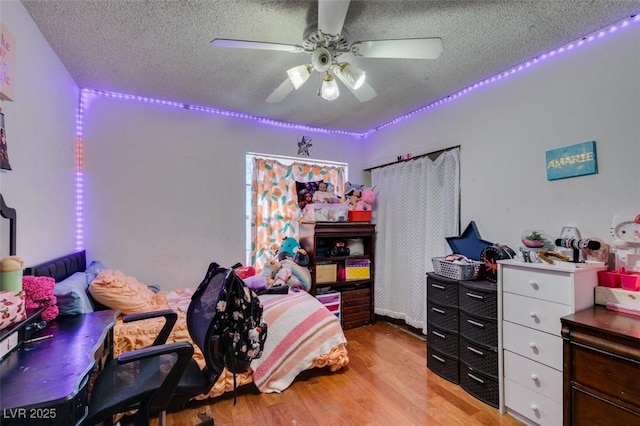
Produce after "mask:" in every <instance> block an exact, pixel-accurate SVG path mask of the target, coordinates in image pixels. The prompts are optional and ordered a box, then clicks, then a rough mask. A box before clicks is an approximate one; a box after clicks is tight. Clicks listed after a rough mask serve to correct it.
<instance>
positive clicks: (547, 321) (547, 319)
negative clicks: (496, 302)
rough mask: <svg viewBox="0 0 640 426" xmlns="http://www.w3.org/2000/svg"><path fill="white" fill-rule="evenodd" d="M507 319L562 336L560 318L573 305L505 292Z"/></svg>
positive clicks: (504, 308)
mask: <svg viewBox="0 0 640 426" xmlns="http://www.w3.org/2000/svg"><path fill="white" fill-rule="evenodd" d="M502 306H503V308H502V309H503V315H504V319H505V321H511V322H514V323H516V324H522V325H524V326H527V327H531V328H533V329H536V330H540V331H545V332H547V333H551V334H554V335H557V336H560V330H561V329H562V325H561V324H560V318H562V317H563V316H565V315H569V314H570V313H572V312H573V311H572V310H571V306H568V305H561V304H559V303H553V302H548V301H545V300H540V299H533V298H530V297H525V296H520V295H517V294H511V293H504V294H503V299H502Z"/></svg>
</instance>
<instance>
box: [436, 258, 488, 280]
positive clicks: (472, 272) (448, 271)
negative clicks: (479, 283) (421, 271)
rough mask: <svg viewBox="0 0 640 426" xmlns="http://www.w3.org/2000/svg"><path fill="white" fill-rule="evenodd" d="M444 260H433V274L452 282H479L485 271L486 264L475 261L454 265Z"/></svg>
mask: <svg viewBox="0 0 640 426" xmlns="http://www.w3.org/2000/svg"><path fill="white" fill-rule="evenodd" d="M444 259H445V258H444V257H432V258H431V263H432V264H433V272H435V273H436V274H438V275H442V276H443V277H447V278H451V279H452V280H477V279H478V275H479V274H480V272H481V271H482V270H483V269H484V263H482V262H478V261H475V260H469V262H470V263H453V262H449V261H446V260H444Z"/></svg>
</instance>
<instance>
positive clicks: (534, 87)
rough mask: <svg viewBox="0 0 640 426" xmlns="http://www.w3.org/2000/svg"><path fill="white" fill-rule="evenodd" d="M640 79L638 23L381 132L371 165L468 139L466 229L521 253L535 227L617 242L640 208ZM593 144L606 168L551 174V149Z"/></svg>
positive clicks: (370, 149)
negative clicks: (624, 219)
mask: <svg viewBox="0 0 640 426" xmlns="http://www.w3.org/2000/svg"><path fill="white" fill-rule="evenodd" d="M639 76H640V26H639V25H634V26H633V28H627V29H625V30H620V31H618V32H616V33H615V34H609V35H608V36H607V37H605V38H603V39H600V40H596V41H594V42H592V44H590V45H587V46H583V47H581V48H579V49H575V50H574V51H571V52H568V53H565V54H563V55H558V56H556V57H554V58H552V59H548V60H547V61H545V62H542V63H539V64H537V65H536V66H534V67H532V68H531V69H529V70H527V71H524V72H521V73H518V74H515V75H512V76H510V77H508V78H506V79H503V80H502V81H500V82H498V83H495V84H491V85H488V86H485V87H483V88H480V89H476V90H475V91H474V92H472V93H471V94H467V95H465V96H463V97H460V98H458V99H456V100H454V101H450V102H448V103H445V104H443V105H441V106H439V107H437V108H435V109H433V110H430V111H428V112H425V113H422V114H419V115H417V116H415V117H413V118H411V119H409V120H407V121H404V122H403V124H400V125H397V126H392V127H389V128H388V129H386V130H383V131H381V132H378V133H377V134H375V135H374V136H373V137H372V138H371V141H370V143H369V145H368V146H367V166H375V165H378V164H384V163H387V162H389V161H393V160H394V159H395V158H396V156H397V155H400V154H403V153H406V152H412V153H413V154H414V155H415V154H417V153H426V152H432V151H435V150H438V149H442V148H446V147H451V146H456V145H460V146H461V173H462V175H461V191H462V195H461V207H462V212H461V222H462V223H461V227H462V229H464V228H465V227H466V225H467V224H468V223H469V221H470V220H475V222H476V224H477V225H478V229H479V232H480V234H481V236H482V238H483V239H486V240H489V241H493V242H499V243H503V244H507V245H509V246H511V247H513V248H516V249H517V247H519V246H520V245H521V244H520V235H521V233H522V231H523V230H525V229H528V228H541V229H543V230H545V231H546V232H548V233H550V234H551V235H552V236H555V237H557V236H558V235H559V233H560V230H561V228H562V226H565V225H573V226H577V227H578V229H579V230H580V231H581V235H582V237H600V238H603V239H604V240H605V241H612V239H611V238H610V237H609V227H610V226H611V221H612V217H613V215H615V214H627V215H634V216H635V215H636V214H639V213H640V167H639V166H638V164H639V163H640V77H639ZM461 89H462V88H461ZM591 140H595V141H596V150H597V157H598V174H595V175H589V176H582V177H574V178H570V179H563V180H557V181H548V180H547V179H546V165H545V152H546V151H547V150H550V149H555V148H561V147H565V146H569V145H574V144H577V143H581V142H586V141H591ZM416 192H417V193H419V191H418V188H416Z"/></svg>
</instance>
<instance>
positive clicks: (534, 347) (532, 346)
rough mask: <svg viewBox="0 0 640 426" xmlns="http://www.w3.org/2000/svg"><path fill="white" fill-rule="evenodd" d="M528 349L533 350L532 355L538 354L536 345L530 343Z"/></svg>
mask: <svg viewBox="0 0 640 426" xmlns="http://www.w3.org/2000/svg"><path fill="white" fill-rule="evenodd" d="M529 347H530V348H531V349H533V352H534V353H536V354H537V353H538V345H536V344H535V343H533V342H531V343H529Z"/></svg>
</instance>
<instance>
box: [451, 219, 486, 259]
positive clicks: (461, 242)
mask: <svg viewBox="0 0 640 426" xmlns="http://www.w3.org/2000/svg"><path fill="white" fill-rule="evenodd" d="M445 239H446V240H447V243H449V247H451V250H453V252H454V253H457V254H463V255H465V256H467V257H468V258H469V259H472V260H480V254H481V253H482V249H484V248H485V247H489V246H492V245H493V243H490V242H489V241H485V240H482V239H480V234H479V233H478V228H476V223H475V222H474V221H473V220H472V221H471V222H469V225H467V228H466V229H465V230H464V232H463V233H462V234H461V235H460V236H459V237H445Z"/></svg>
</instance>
